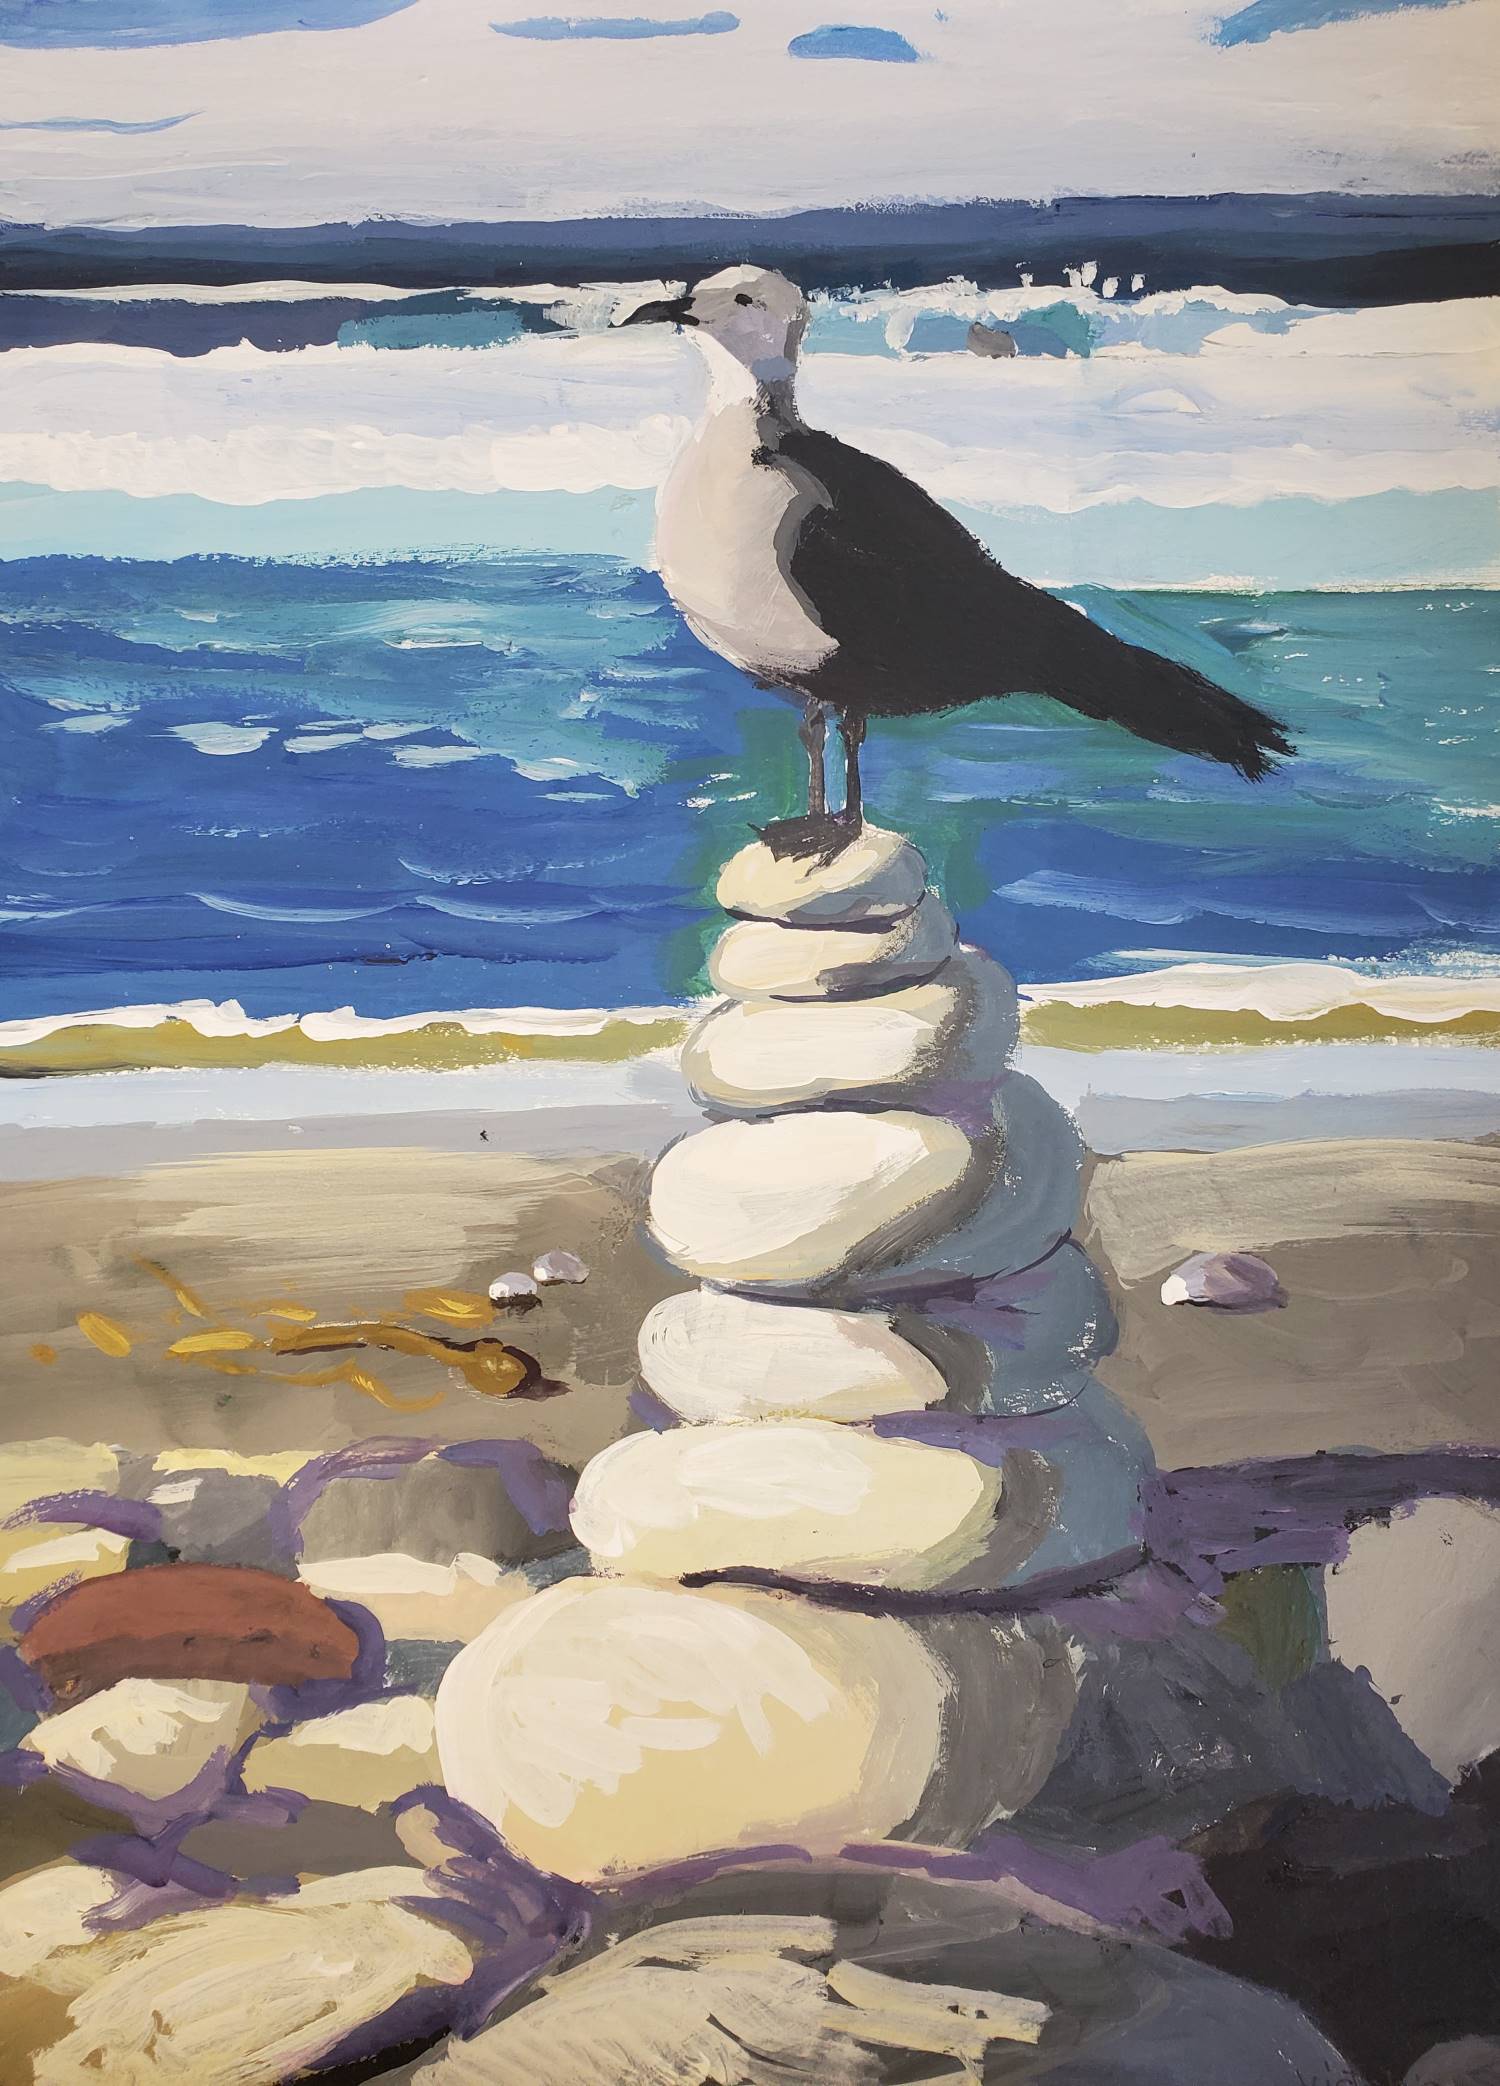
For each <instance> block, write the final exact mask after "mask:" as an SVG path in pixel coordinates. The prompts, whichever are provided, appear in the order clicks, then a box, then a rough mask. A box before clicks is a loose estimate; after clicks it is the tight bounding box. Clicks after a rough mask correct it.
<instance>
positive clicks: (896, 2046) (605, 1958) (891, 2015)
mask: <svg viewBox="0 0 1500 2086" xmlns="http://www.w3.org/2000/svg"><path fill="white" fill-rule="evenodd" d="M941 1931H942V1928H941V1925H939V1932H941ZM837 1953H838V1929H837V1927H836V1926H835V1925H834V1923H833V1921H832V1920H829V1919H822V1918H818V1917H815V1916H814V1917H809V1916H807V1915H805V1914H803V1915H800V1916H798V1915H793V1916H791V1917H788V1916H786V1915H783V1914H777V1913H775V1912H770V1913H759V1914H756V1913H751V1914H740V1915H736V1914H734V1913H723V1912H721V1913H718V1914H716V1915H713V1916H710V1917H708V1918H704V1919H680V1920H664V1921H663V1922H662V1923H661V1924H660V1925H657V1926H652V1927H650V1928H648V1929H647V1930H646V1931H644V1932H642V1933H637V1934H632V1935H629V1936H628V1937H625V1938H617V1939H614V1940H612V1941H611V1942H610V1943H609V1945H608V1946H607V1947H606V1948H605V1950H604V1952H603V1953H602V1954H596V1955H594V1956H593V1958H592V1960H590V1961H586V1962H584V1963H582V1964H580V1965H579V1966H578V1967H577V1968H576V1969H572V1970H564V1971H563V1972H562V1974H561V1975H560V1976H556V1977H549V1978H548V1979H547V1982H546V1986H545V1989H544V1990H543V1992H542V1993H541V1994H540V1996H538V1997H535V1998H532V1999H531V2000H530V2001H529V2003H527V2004H526V2005H524V2006H522V2007H521V2008H519V2009H518V2010H516V2011H514V2012H511V2013H509V2014H508V2015H506V2017H505V2018H504V2019H503V2020H501V2021H499V2022H498V2023H497V2024H496V2025H495V2026H494V2027H491V2028H488V2029H486V2030H485V2031H484V2032H483V2033H481V2034H480V2035H478V2036H476V2037H475V2038H474V2039H473V2041H472V2042H455V2043H453V2044H452V2045H450V2047H449V2049H448V2050H447V2051H446V2052H445V2053H444V2054H443V2055H442V2056H441V2057H439V2058H438V2059H436V2060H435V2061H434V2062H432V2063H430V2064H424V2065H422V2066H421V2067H420V2069H419V2070H418V2071H417V2073H416V2078H417V2079H418V2080H426V2081H429V2082H430V2086H494V2082H497V2081H502V2080H514V2081H520V2080H523V2079H524V2080H525V2081H526V2086H579V2082H581V2081H584V2080H589V2081H599V2082H601V2086H602V2082H603V2081H605V2080H606V2079H615V2080H632V2081H636V2082H639V2086H646V2082H648V2081H652V2082H665V2081H676V2082H679V2086H681V2082H683V2081H686V2080H687V2079H689V2078H691V2079H693V2080H695V2081H697V2080H718V2081H735V2082H738V2086H744V2082H753V2086H772V2082H775V2081H782V2082H790V2081H794V2080H798V2079H804V2080H805V2079H807V2078H808V2077H809V2076H816V2077H817V2079H818V2080H819V2081H820V2082H821V2086H873V2082H874V2081H876V2080H878V2079H880V2078H882V2077H886V2076H903V2077H910V2076H914V2075H915V2071H916V2067H917V2065H919V2066H920V2073H921V2075H922V2076H923V2077H926V2078H929V2079H930V2078H932V2077H933V2076H934V2075H933V2073H932V2064H933V2061H934V2057H935V2056H937V2057H942V2058H948V2059H952V2060H953V2061H954V2062H959V2063H962V2066H963V2070H962V2072H961V2073H960V2072H956V2071H953V2072H950V2071H949V2070H948V2069H947V2068H946V2067H945V2068H944V2070H943V2072H942V2074H941V2076H942V2077H943V2078H945V2079H954V2080H957V2079H961V2078H962V2077H967V2078H969V2079H977V2078H979V2077H980V2076H982V2074H983V2070H984V2060H985V2056H986V2053H987V2052H988V2050H989V2049H990V2048H991V2046H992V2045H996V2044H999V2045H1001V2046H1002V2047H1003V2046H1004V2045H1005V2044H1007V2043H1008V2044H1012V2045H1014V2044H1022V2045H1025V2044H1033V2043H1036V2042H1037V2041H1038V2040H1039V2039H1040V2036H1041V2032H1042V2029H1043V2027H1044V2026H1045V2025H1046V2023H1047V2021H1048V2020H1049V2019H1050V2018H1051V2008H1050V2007H1049V2006H1047V2004H1046V2003H1045V2002H1044V2001H1040V2000H1035V1999H1028V1998H1012V1997H1010V1996H1008V1995H1007V1994H1005V1993H1003V1992H990V1991H985V1990H983V1989H975V1988H974V1987H973V1986H970V1985H962V1986H953V1985H939V1984H932V1983H927V1982H923V1981H921V1980H919V1979H912V1980H911V1981H910V1982H907V1981H905V1980H904V1979H903V1978H901V1977H899V1976H891V1975H889V1974H888V1973H887V1972H885V1971H881V1970H869V1969H866V1968H864V1967H863V1966H861V1965H859V1964H856V1963H851V1962H839V1961H833V1960H832V1958H833V1957H834V1956H835V1955H836V1954H837ZM902 1968H903V1969H904V1968H906V1965H905V1963H903V1965H902ZM835 1995H837V1997H835ZM871 2045H874V2046H876V2047H878V2048H879V2049H881V2050H882V2051H883V2052H885V2053H886V2054H887V2056H888V2057H889V2059H890V2060H891V2061H892V2062H894V2063H896V2064H897V2065H899V2071H898V2072H896V2073H890V2072H888V2071H887V2069H886V2066H885V2065H884V2064H882V2063H880V2062H878V2061H877V2060H876V2059H875V2057H874V2056H873V2053H872V2049H871V2047H870V2046H871ZM751 2051H753V2052H754V2053H755V2060H756V2061H751V2060H750V2059H749V2057H748V2053H749V2052H751ZM913 2060H916V2064H914V2062H913ZM814 2066H815V2071H814V2070H813V2067H814Z"/></svg>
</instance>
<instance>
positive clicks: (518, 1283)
mask: <svg viewBox="0 0 1500 2086" xmlns="http://www.w3.org/2000/svg"><path fill="white" fill-rule="evenodd" d="M539 1291H540V1285H539V1283H538V1281H537V1278H536V1276H535V1275H523V1274H522V1273H521V1271H520V1269H519V1268H512V1270H511V1272H510V1273H509V1274H508V1275H497V1276H496V1277H495V1279H494V1281H493V1282H492V1283H491V1284H490V1291H489V1295H490V1302H491V1303H492V1304H518V1303H523V1302H525V1301H526V1300H527V1299H528V1298H530V1297H534V1296H536V1295H538V1294H539Z"/></svg>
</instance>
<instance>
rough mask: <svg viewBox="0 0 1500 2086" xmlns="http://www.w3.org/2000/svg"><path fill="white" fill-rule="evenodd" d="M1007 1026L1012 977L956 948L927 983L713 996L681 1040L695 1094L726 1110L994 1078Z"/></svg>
mask: <svg viewBox="0 0 1500 2086" xmlns="http://www.w3.org/2000/svg"><path fill="white" fill-rule="evenodd" d="M1017 1028H1018V1007H1017V1000H1016V988H1015V983H1014V980H1013V979H1011V978H1010V977H1009V976H1008V975H1007V973H1006V972H1005V971H1003V970H1002V969H1001V968H1000V966H999V964H997V963H992V962H991V961H990V959H989V958H988V957H987V956H984V955H982V954H981V953H980V951H978V950H977V949H960V950H959V952H958V954H957V955H956V956H953V957H950V959H949V960H948V962H947V963H945V964H944V965H943V967H942V969H941V970H940V971H938V972H937V974H936V975H935V976H934V977H932V978H929V979H928V980H927V982H926V983H925V984H922V985H907V986H903V987H901V988H900V989H898V990H897V991H894V992H885V993H878V994H874V995H872V996H870V997H869V998H866V999H856V1000H826V1001H790V1000H745V1001H732V1002H731V1003H730V1004H729V1005H727V1006H722V1007H716V1008H715V1009H714V1011H713V1012H712V1013H711V1014H708V1015H706V1016H705V1017H704V1019H703V1020H702V1021H701V1022H699V1024H698V1026H697V1027H696V1028H695V1029H694V1030H693V1032H692V1034H691V1035H690V1036H689V1037H688V1039H687V1042H686V1043H685V1044H684V1045H683V1051H682V1075H683V1078H684V1079H685V1080H686V1081H687V1083H688V1086H689V1087H690V1089H691V1090H692V1093H693V1095H694V1098H695V1099H696V1100H698V1101H699V1102H701V1103H702V1104H703V1105H704V1106H705V1107H709V1108H713V1109H715V1110H717V1111H719V1112H721V1113H727V1114H731V1115H734V1114H739V1115H765V1114H769V1113H771V1112H773V1111H774V1110H776V1109H781V1108H797V1107H806V1106H807V1105H808V1104H809V1103H812V1102H821V1101H828V1100H837V1101H856V1102H859V1103H861V1104H862V1105H865V1106H880V1105H882V1104H885V1105H887V1106H889V1105H896V1104H899V1103H901V1102H903V1101H905V1100H907V1099H909V1098H910V1097H912V1096H913V1095H918V1094H920V1092H921V1091H922V1089H923V1088H926V1087H931V1086H933V1085H936V1084H943V1085H946V1084H956V1085H970V1084H977V1083H983V1082H984V1081H986V1080H995V1079H998V1078H999V1077H1000V1075H1001V1074H1002V1073H1003V1071H1004V1070H1005V1061H1006V1058H1007V1057H1008V1055H1009V1053H1010V1051H1011V1050H1012V1049H1013V1048H1014V1046H1015V1040H1016V1032H1017Z"/></svg>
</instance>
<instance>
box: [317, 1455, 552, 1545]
mask: <svg viewBox="0 0 1500 2086" xmlns="http://www.w3.org/2000/svg"><path fill="white" fill-rule="evenodd" d="M545 1547H547V1546H546V1544H545V1543H543V1542H542V1541H541V1540H539V1539H538V1537H537V1536H536V1535H535V1534H534V1532H533V1531H532V1529H531V1527H530V1525H529V1524H528V1522H527V1520H526V1518H525V1516H524V1515H523V1514H522V1513H521V1511H520V1509H519V1508H518V1507H516V1506H514V1505H513V1504H512V1502H511V1498H510V1495H509V1493H508V1492H507V1491H506V1488H505V1481H504V1479H503V1477H502V1476H501V1473H500V1471H499V1470H498V1469H496V1468H494V1467H493V1466H491V1465H485V1464H462V1463H453V1462H449V1461H448V1460H447V1459H446V1458H444V1457H441V1456H436V1455H432V1456H424V1457H423V1458H422V1459H421V1461H420V1462H415V1463H408V1464H405V1465H404V1466H402V1468H400V1469H398V1470H395V1471H393V1472H392V1473H391V1474H390V1475H389V1476H386V1477H378V1478H376V1477H355V1476H350V1477H332V1478H330V1479H329V1480H328V1481H327V1483H326V1484H325V1485H324V1486H323V1488H322V1490H321V1491H320V1492H319V1493H318V1495H317V1497H316V1498H315V1499H314V1500H313V1502H312V1504H311V1505H310V1506H309V1508H308V1509H307V1512H306V1513H305V1515H304V1516H303V1519H302V1550H301V1555H302V1559H303V1562H304V1564H310V1563H314V1562H316V1561H317V1560H318V1559H320V1558H333V1557H338V1558H348V1557H361V1556H367V1555H369V1554H370V1553H371V1552H379V1553H390V1552H399V1553H400V1554H401V1555H403V1556H405V1557H408V1558H415V1559H417V1560H418V1561H420V1562H424V1563H428V1564H438V1565H448V1564H451V1563H452V1561H453V1559H454V1558H455V1557H458V1556H460V1555H463V1554H473V1555H476V1556H478V1557H481V1558H490V1559H494V1560H496V1561H499V1562H502V1563H508V1562H515V1561H517V1560H519V1559H522V1558H527V1557H533V1556H535V1555H536V1554H537V1552H538V1551H539V1550H541V1549H543V1548H545Z"/></svg>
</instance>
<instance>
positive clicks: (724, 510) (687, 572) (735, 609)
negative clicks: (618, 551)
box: [656, 402, 835, 681]
mask: <svg viewBox="0 0 1500 2086" xmlns="http://www.w3.org/2000/svg"><path fill="white" fill-rule="evenodd" d="M762 440H763V435H762V429H761V425H760V422H759V419H758V417H757V414H756V412H755V410H754V407H753V406H752V405H750V404H749V403H748V402H746V403H740V402H736V403H735V404H732V405H726V406H723V407H721V408H720V409H719V410H718V411H717V412H714V413H711V414H710V415H709V417H708V418H707V420H705V421H704V423H703V425H702V427H700V428H699V430H698V432H697V434H696V435H694V437H693V439H692V441H691V442H689V444H688V446H687V447H686V449H684V450H683V452H682V454H681V456H680V457H679V458H678V460H677V462H676V464H675V465H674V466H673V468H672V471H671V474H670V475H669V477H668V479H667V481H666V483H665V485H663V487H662V489H661V492H660V495H659V496H658V499H657V509H656V516H657V526H656V560H657V568H658V570H659V571H660V573H661V576H662V582H663V584H664V585H665V587H666V590H667V592H668V593H669V594H670V595H671V597H672V599H673V601H674V602H675V603H676V604H677V606H678V608H679V609H680V610H681V611H682V614H683V616H684V617H685V618H686V620H687V622H688V624H689V625H690V626H691V628H692V629H693V631H694V632H695V633H696V634H697V636H698V637H700V638H701V639H702V640H703V642H704V644H706V645H707V646H708V647H709V649H710V650H711V651H714V652H717V653H719V654H720V655H721V657H723V658H725V659H728V660H730V661H732V663H733V664H734V665H735V666H738V667H742V668H743V669H744V670H745V671H746V672H748V673H752V674H755V675H757V676H761V677H763V678H765V679H767V680H770V681H776V680H778V679H782V678H784V677H788V676H795V675H798V674H805V673H808V672H810V671H811V670H812V669H813V668H815V667H817V666H819V665H821V664H822V662H823V661H824V660H825V659H827V658H828V656H829V655H830V653H832V652H833V651H834V649H835V646H834V642H833V640H832V639H831V638H830V637H829V636H828V634H827V632H826V631H825V630H823V629H821V628H820V626H819V625H818V623H817V621H816V620H815V618H814V616H813V615H812V613H811V611H810V609H809V605H808V603H807V602H806V601H805V600H804V599H803V597H802V595H801V594H800V593H799V592H798V590H797V588H796V587H795V586H794V585H793V584H792V582H791V581H790V580H789V579H788V577H787V575H786V573H785V572H784V571H783V569H782V563H781V560H782V557H783V556H784V555H786V553H787V551H788V549H789V546H790V545H791V543H792V542H793V540H794V539H795V535H796V530H797V525H798V523H799V521H800V520H801V518H802V516H803V515H804V514H805V513H806V512H807V511H808V510H809V509H810V508H811V507H812V506H813V505H815V504H816V502H817V501H818V499H819V497H820V495H819V492H818V489H817V488H816V487H815V486H813V485H812V484H811V483H806V482H799V478H798V475H797V474H795V473H794V472H793V471H791V470H790V469H788V468H786V467H785V466H782V465H780V464H778V463H777V462H776V461H775V460H774V459H772V460H769V461H758V460H757V459H758V457H759V456H760V454H761V451H762Z"/></svg>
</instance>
